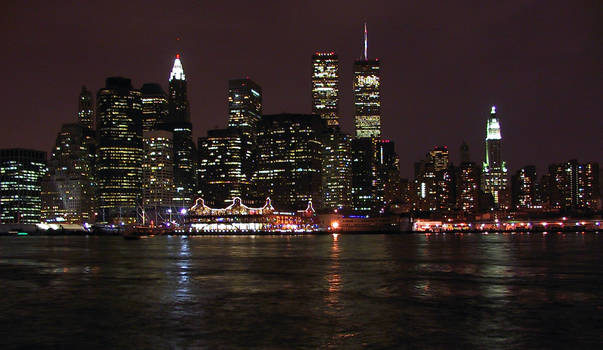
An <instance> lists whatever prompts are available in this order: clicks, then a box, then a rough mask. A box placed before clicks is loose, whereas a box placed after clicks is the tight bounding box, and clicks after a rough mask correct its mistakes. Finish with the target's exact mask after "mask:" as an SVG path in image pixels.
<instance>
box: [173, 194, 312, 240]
mask: <svg viewBox="0 0 603 350" xmlns="http://www.w3.org/2000/svg"><path fill="white" fill-rule="evenodd" d="M186 220H187V222H186V223H185V230H186V231H188V232H231V233H243V232H302V231H303V232H312V231H316V230H317V229H318V226H317V224H316V213H315V211H314V208H313V207H312V202H308V203H307V206H306V209H305V210H297V211H282V210H281V209H279V210H278V211H277V210H275V208H274V207H273V206H272V202H271V200H270V198H266V204H264V206H263V207H259V208H254V207H249V206H247V205H245V204H243V201H242V200H241V198H238V197H235V198H233V199H232V202H231V204H230V205H229V206H227V207H225V208H211V207H209V206H207V205H206V204H205V201H204V200H203V199H202V198H199V199H197V201H196V203H195V205H194V206H193V207H192V208H190V209H189V210H188V213H187V217H186Z"/></svg>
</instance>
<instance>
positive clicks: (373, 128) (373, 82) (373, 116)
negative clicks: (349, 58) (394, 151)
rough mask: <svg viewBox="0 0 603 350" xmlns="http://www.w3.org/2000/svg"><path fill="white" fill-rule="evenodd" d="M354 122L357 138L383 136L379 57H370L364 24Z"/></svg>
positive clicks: (356, 72)
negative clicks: (370, 58)
mask: <svg viewBox="0 0 603 350" xmlns="http://www.w3.org/2000/svg"><path fill="white" fill-rule="evenodd" d="M354 124H355V127H356V137H357V138H367V137H375V138H379V137H381V72H380V62H379V60H378V59H372V60H369V59H368V40H367V30H366V23H365V24H364V50H363V56H362V58H361V59H360V60H358V61H356V62H354Z"/></svg>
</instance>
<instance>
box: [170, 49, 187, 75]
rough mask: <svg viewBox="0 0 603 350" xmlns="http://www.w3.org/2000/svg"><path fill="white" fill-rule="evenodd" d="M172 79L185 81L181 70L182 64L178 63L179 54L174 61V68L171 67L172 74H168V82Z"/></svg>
mask: <svg viewBox="0 0 603 350" xmlns="http://www.w3.org/2000/svg"><path fill="white" fill-rule="evenodd" d="M173 79H176V80H186V79H185V77H184V69H183V68H182V62H180V54H179V53H178V54H176V59H175V60H174V67H172V72H171V73H170V81H172V80H173Z"/></svg>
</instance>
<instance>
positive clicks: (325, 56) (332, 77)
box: [312, 52, 339, 126]
mask: <svg viewBox="0 0 603 350" xmlns="http://www.w3.org/2000/svg"><path fill="white" fill-rule="evenodd" d="M338 70H339V59H338V58H337V55H336V54H335V53H334V52H316V53H314V55H312V114H316V115H320V117H321V118H322V119H323V120H326V122H327V125H328V126H335V125H339V114H338V104H339V87H338V81H339V74H338Z"/></svg>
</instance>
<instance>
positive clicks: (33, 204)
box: [0, 148, 46, 224]
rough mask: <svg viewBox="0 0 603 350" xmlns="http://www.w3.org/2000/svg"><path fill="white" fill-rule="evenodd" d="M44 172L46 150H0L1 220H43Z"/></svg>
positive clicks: (25, 222) (1, 221) (24, 221)
mask: <svg viewBox="0 0 603 350" xmlns="http://www.w3.org/2000/svg"><path fill="white" fill-rule="evenodd" d="M45 174H46V153H45V152H41V151H35V150H29V149H22V148H12V149H3V150H0V223H2V224H10V223H21V224H36V223H39V222H40V210H41V205H42V200H41V191H42V188H41V185H42V178H43V177H44V176H45Z"/></svg>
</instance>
